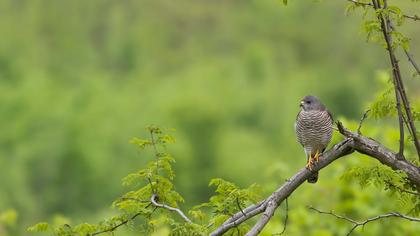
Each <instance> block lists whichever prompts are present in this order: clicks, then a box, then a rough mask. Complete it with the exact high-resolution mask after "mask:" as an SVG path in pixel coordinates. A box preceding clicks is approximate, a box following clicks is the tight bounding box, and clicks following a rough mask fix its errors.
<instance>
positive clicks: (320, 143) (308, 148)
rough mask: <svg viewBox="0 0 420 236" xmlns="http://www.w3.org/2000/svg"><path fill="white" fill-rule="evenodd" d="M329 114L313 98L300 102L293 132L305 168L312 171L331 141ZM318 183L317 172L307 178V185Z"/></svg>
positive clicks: (331, 120) (331, 125)
mask: <svg viewBox="0 0 420 236" xmlns="http://www.w3.org/2000/svg"><path fill="white" fill-rule="evenodd" d="M333 122H334V121H333V116H332V114H331V112H329V111H328V109H327V108H326V107H325V106H324V104H322V102H321V101H320V100H319V99H318V98H317V97H315V96H311V95H307V96H305V97H304V98H303V99H302V100H301V101H300V111H299V113H298V114H297V116H296V122H295V132H296V137H297V140H298V142H299V143H300V144H301V145H302V146H303V149H304V151H305V154H306V168H308V169H309V170H311V171H312V168H313V165H314V163H315V162H318V161H319V157H320V155H322V153H323V152H324V151H325V149H326V148H327V146H328V144H329V143H330V141H331V137H332V132H333ZM317 181H318V171H316V172H314V173H312V175H311V176H310V177H309V178H308V182H309V183H316V182H317Z"/></svg>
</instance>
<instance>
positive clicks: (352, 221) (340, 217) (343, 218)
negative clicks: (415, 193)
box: [308, 206, 420, 236]
mask: <svg viewBox="0 0 420 236" xmlns="http://www.w3.org/2000/svg"><path fill="white" fill-rule="evenodd" d="M308 208H309V209H310V210H314V211H316V212H318V213H320V214H326V215H332V216H334V217H336V218H338V219H341V220H345V221H347V222H350V223H352V224H353V227H352V228H351V229H350V231H349V232H348V233H347V235H346V236H349V235H350V234H351V233H353V231H354V230H355V229H356V228H357V227H359V226H362V227H364V226H365V225H366V224H367V223H369V222H372V221H375V220H380V219H383V218H389V217H397V218H401V219H405V220H409V221H416V222H420V218H415V217H411V216H407V215H403V214H401V213H399V212H390V213H386V214H382V215H377V216H374V217H371V218H368V219H366V220H364V221H360V222H359V221H356V220H353V219H351V218H349V217H346V216H342V215H338V214H335V213H334V212H333V211H321V210H318V209H316V208H314V207H312V206H308Z"/></svg>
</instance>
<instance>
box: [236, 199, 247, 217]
mask: <svg viewBox="0 0 420 236" xmlns="http://www.w3.org/2000/svg"><path fill="white" fill-rule="evenodd" d="M236 205H238V208H239V210H240V211H241V213H242V215H244V216H246V214H245V212H244V211H243V210H242V207H241V204H240V202H239V198H236Z"/></svg>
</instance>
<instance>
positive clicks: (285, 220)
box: [273, 198, 289, 235]
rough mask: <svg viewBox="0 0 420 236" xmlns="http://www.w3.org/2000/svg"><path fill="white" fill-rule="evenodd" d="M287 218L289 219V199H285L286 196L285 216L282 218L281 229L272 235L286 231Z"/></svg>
mask: <svg viewBox="0 0 420 236" xmlns="http://www.w3.org/2000/svg"><path fill="white" fill-rule="evenodd" d="M288 219H289V201H287V198H286V217H285V218H284V224H283V230H282V231H281V232H280V233H276V234H273V235H282V234H283V233H284V232H286V227H287V221H288Z"/></svg>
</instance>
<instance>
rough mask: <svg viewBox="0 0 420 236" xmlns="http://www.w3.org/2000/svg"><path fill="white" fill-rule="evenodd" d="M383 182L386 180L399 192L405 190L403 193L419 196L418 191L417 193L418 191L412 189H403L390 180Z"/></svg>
mask: <svg viewBox="0 0 420 236" xmlns="http://www.w3.org/2000/svg"><path fill="white" fill-rule="evenodd" d="M385 182H386V183H387V184H388V185H389V186H391V187H394V188H396V189H398V190H400V191H401V192H405V193H409V194H413V195H416V196H420V193H418V192H413V191H409V190H406V189H403V188H401V187H398V186H397V185H395V184H393V183H391V182H389V181H385Z"/></svg>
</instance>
